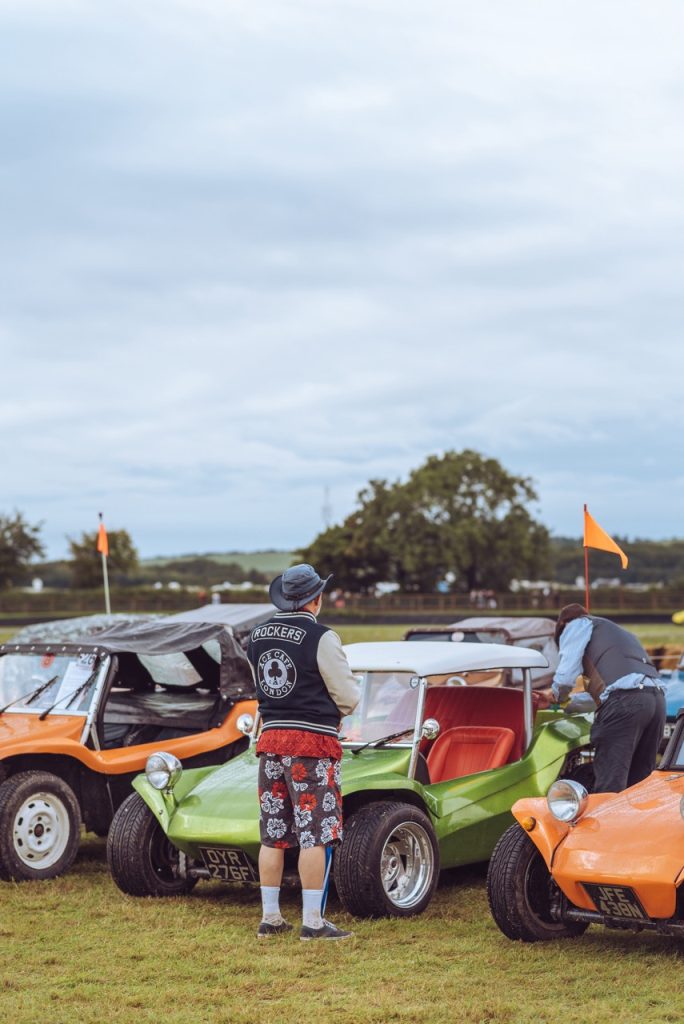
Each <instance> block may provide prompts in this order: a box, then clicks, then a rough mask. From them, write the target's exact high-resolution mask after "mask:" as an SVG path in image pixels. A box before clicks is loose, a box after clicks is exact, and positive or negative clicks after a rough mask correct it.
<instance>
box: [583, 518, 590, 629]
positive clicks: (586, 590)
mask: <svg viewBox="0 0 684 1024" xmlns="http://www.w3.org/2000/svg"><path fill="white" fill-rule="evenodd" d="M586 522H587V506H586V505H585V506H584V523H585V526H584V541H585V544H584V607H585V608H586V609H587V611H589V548H588V547H587V545H586V539H587V537H586V529H587V528H586Z"/></svg>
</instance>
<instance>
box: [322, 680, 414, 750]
mask: <svg viewBox="0 0 684 1024" xmlns="http://www.w3.org/2000/svg"><path fill="white" fill-rule="evenodd" d="M355 675H356V679H357V681H358V683H359V684H360V686H361V700H360V701H359V704H358V706H357V708H356V710H355V711H353V712H352V714H351V715H347V716H346V718H343V719H342V726H341V730H340V735H341V737H342V740H343V741H344V740H347V741H348V742H350V743H369V742H372V741H373V740H378V739H381V738H382V737H383V736H389V735H390V734H394V733H397V732H399V731H400V730H401V729H402V728H404V729H405V730H406V733H407V737H406V738H407V739H408V738H410V734H411V733H412V732H413V729H414V727H415V724H416V711H417V707H418V687H419V684H420V679H419V677H418V676H417V675H415V674H414V673H411V672H359V673H355Z"/></svg>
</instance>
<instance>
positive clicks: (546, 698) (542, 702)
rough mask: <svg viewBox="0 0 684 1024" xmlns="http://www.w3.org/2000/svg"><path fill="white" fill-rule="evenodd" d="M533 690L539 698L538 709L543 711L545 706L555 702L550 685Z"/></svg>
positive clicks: (547, 706)
mask: <svg viewBox="0 0 684 1024" xmlns="http://www.w3.org/2000/svg"><path fill="white" fill-rule="evenodd" d="M534 692H535V694H536V695H537V697H538V700H539V703H538V705H537V707H538V708H539V710H540V711H545V710H546V708H549V707H551V705H552V704H555V703H556V698H555V697H554V695H553V690H552V689H551V687H550V686H548V687H546V689H544V690H535V691H534Z"/></svg>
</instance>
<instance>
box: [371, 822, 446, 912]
mask: <svg viewBox="0 0 684 1024" xmlns="http://www.w3.org/2000/svg"><path fill="white" fill-rule="evenodd" d="M380 871H381V877H382V885H383V888H384V890H385V893H386V894H387V898H388V899H389V900H390V901H391V902H392V903H393V904H394V906H396V907H401V908H402V909H404V910H408V909H409V908H411V907H413V906H415V904H416V903H419V902H420V901H421V900H422V898H423V896H424V895H425V893H426V892H427V891H428V890H429V889H430V887H431V885H432V881H433V878H434V871H435V858H434V854H433V850H432V843H431V842H430V838H429V836H428V834H427V832H426V831H425V829H424V828H423V827H422V826H421V825H419V824H417V823H416V822H413V821H407V822H404V823H403V824H401V825H398V826H397V827H396V828H395V829H394V831H393V832H392V833H391V834H390V836H389V837H388V838H387V840H386V842H385V845H384V846H383V848H382V854H381V858H380Z"/></svg>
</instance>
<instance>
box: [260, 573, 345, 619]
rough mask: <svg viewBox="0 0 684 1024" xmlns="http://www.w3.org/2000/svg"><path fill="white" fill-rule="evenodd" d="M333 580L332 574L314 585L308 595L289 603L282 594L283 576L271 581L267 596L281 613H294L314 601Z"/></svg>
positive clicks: (288, 599)
mask: <svg viewBox="0 0 684 1024" xmlns="http://www.w3.org/2000/svg"><path fill="white" fill-rule="evenodd" d="M332 578H333V574H332V573H330V575H329V576H326V578H325V579H324V580H321V581H320V583H318V584H317V585H316V588H315V589H314V590H312V591H311V593H310V594H306V595H305V596H304V597H298V598H297V600H296V601H291V600H290V598H288V597H285V595H284V594H283V576H282V573H281V574H280V576H276V578H275V579H274V580H273V581H272V583H271V585H270V587H269V588H268V596H269V597H270V598H271V601H272V602H273V604H274V605H275V606H276V608H279V609H280V611H281V612H296V611H298V609H299V608H303V607H304V605H305V604H308V603H309V601H315V600H316V598H317V597H318V595H319V594H322V593H323V591H324V590H325V588H326V587H327V585H328V582H329V581H330V580H331V579H332Z"/></svg>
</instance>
